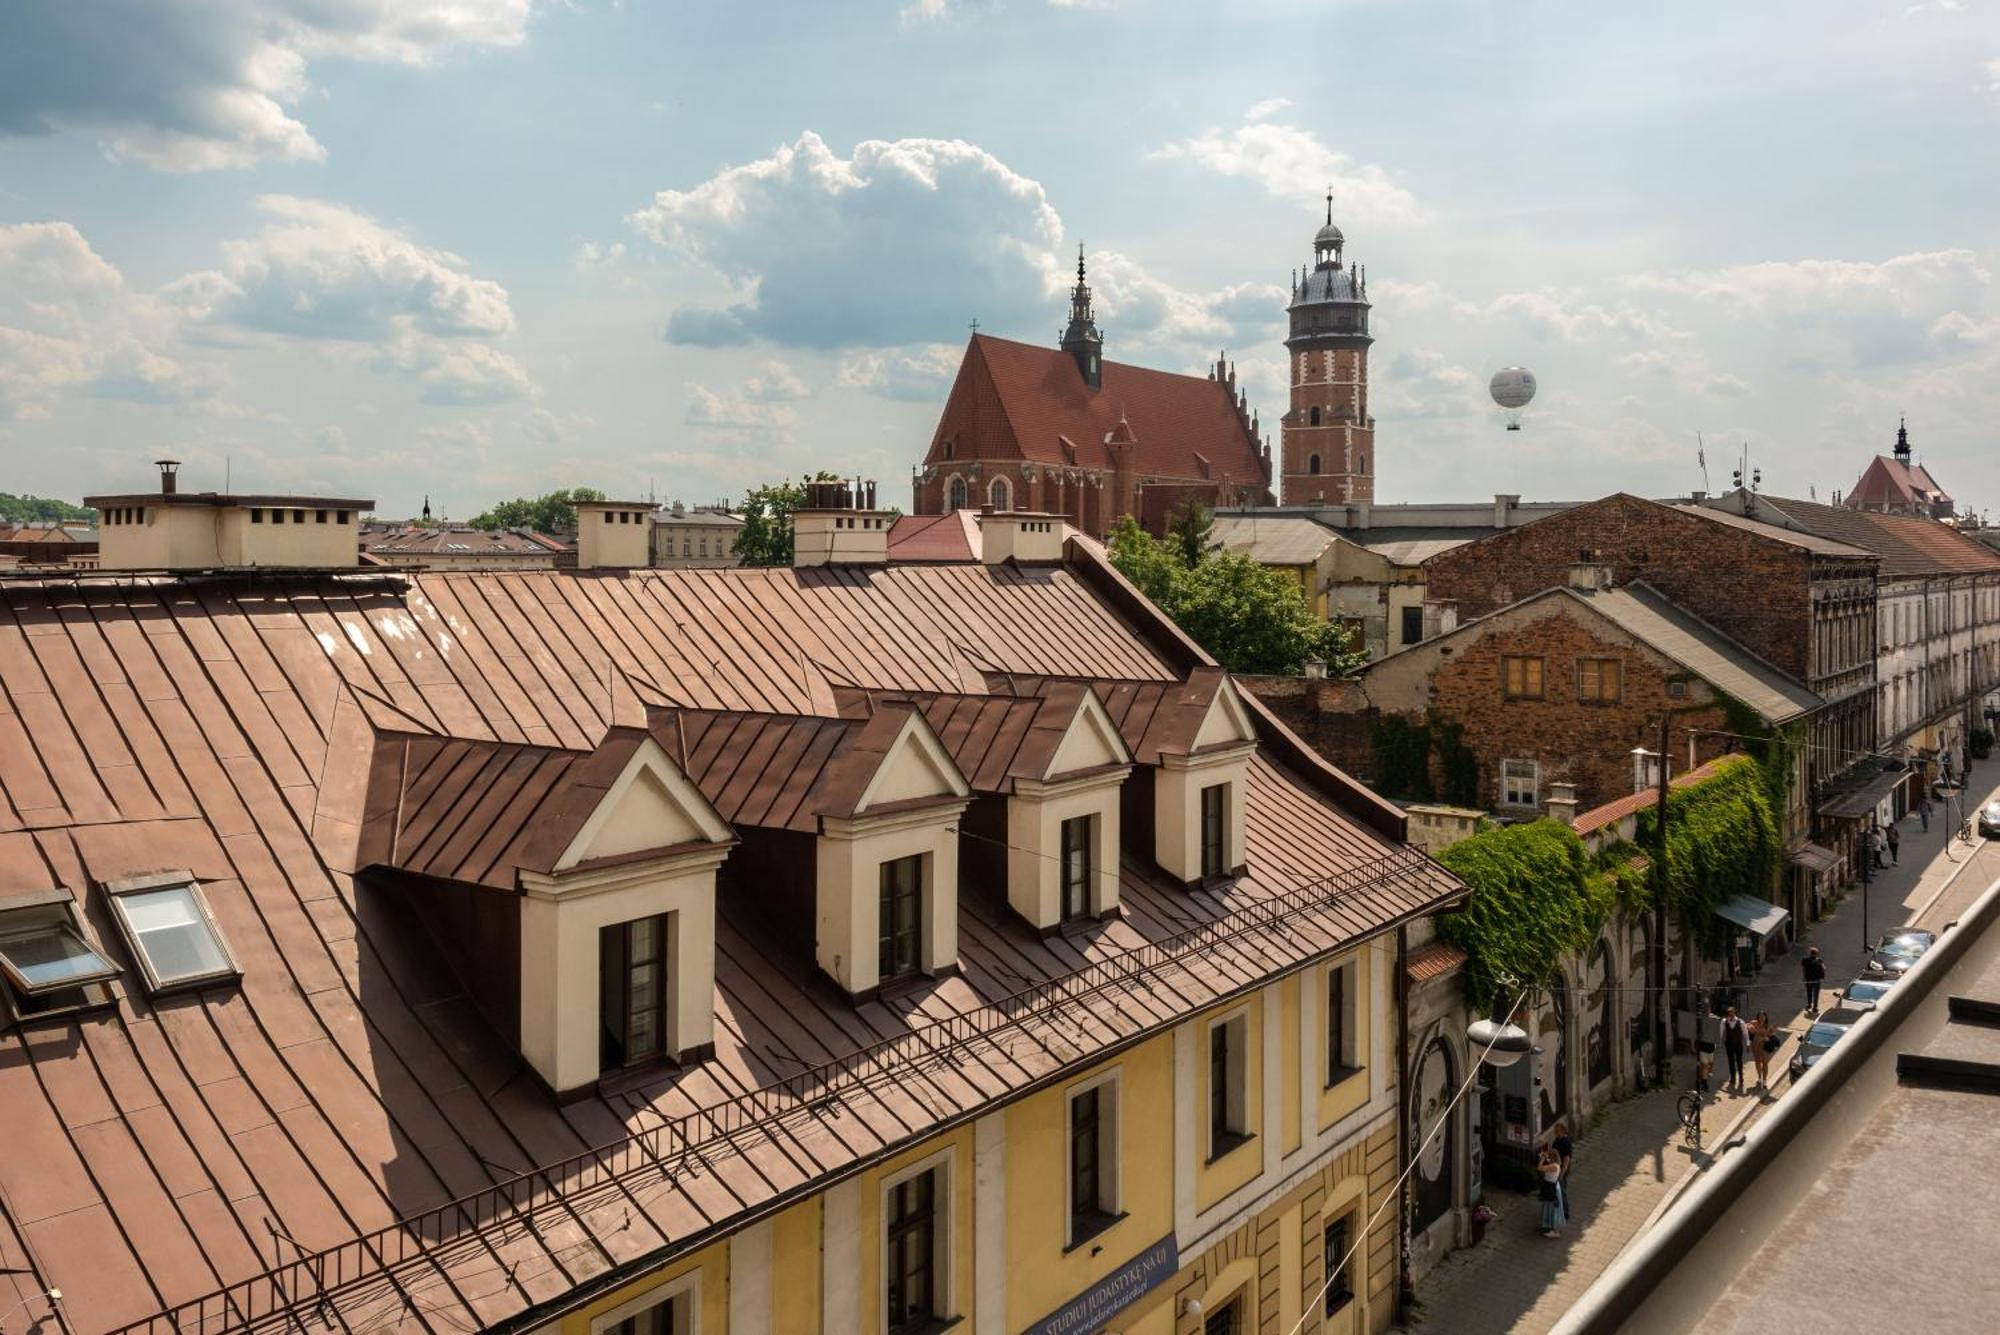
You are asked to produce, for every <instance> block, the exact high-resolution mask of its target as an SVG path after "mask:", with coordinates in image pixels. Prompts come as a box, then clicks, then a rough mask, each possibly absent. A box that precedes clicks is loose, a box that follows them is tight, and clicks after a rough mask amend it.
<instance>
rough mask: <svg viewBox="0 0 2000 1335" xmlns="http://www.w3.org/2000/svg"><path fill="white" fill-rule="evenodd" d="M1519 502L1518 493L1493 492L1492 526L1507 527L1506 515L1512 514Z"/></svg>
mask: <svg viewBox="0 0 2000 1335" xmlns="http://www.w3.org/2000/svg"><path fill="white" fill-rule="evenodd" d="M1520 504H1521V497H1520V495H1519V494H1518V493H1517V494H1515V495H1511V496H1510V495H1508V494H1507V493H1505V492H1495V493H1494V496H1493V527H1495V528H1506V527H1508V519H1507V516H1508V515H1510V514H1512V513H1513V512H1514V509H1515V508H1516V507H1517V506H1519V505H1520Z"/></svg>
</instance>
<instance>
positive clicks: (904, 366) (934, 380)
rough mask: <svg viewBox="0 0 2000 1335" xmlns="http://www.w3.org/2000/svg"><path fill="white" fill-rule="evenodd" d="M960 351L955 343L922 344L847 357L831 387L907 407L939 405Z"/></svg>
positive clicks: (852, 354)
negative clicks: (895, 400)
mask: <svg viewBox="0 0 2000 1335" xmlns="http://www.w3.org/2000/svg"><path fill="white" fill-rule="evenodd" d="M960 351H961V349H960V347H959V345H957V344H955V343H924V344H919V345H918V346H916V347H914V348H904V349H902V350H900V351H895V350H892V351H887V352H861V353H851V354H849V355H848V356H846V357H844V358H843V359H842V360H841V363H840V369H839V371H837V372H836V373H835V374H834V379H833V383H834V384H836V385H838V386H840V387H842V388H843V389H859V390H865V391H867V392H868V393H870V394H879V395H881V396H882V397H883V398H887V399H899V400H902V401H904V402H907V403H936V404H942V403H943V402H944V396H945V392H946V390H947V389H948V388H949V387H950V385H951V380H952V377H953V376H955V375H957V374H958V359H959V354H960Z"/></svg>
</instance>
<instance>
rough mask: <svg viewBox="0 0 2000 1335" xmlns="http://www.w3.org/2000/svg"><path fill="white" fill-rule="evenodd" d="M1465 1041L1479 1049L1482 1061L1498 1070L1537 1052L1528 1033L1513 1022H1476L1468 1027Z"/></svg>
mask: <svg viewBox="0 0 2000 1335" xmlns="http://www.w3.org/2000/svg"><path fill="white" fill-rule="evenodd" d="M1465 1041H1466V1042H1467V1043H1470V1044H1471V1045H1472V1046H1473V1047H1474V1048H1476V1049H1478V1050H1479V1052H1480V1054H1481V1060H1482V1061H1484V1062H1485V1063H1486V1064H1487V1065H1488V1066H1491V1067H1493V1068H1495V1069H1496V1070H1497V1069H1498V1068H1500V1067H1503V1066H1512V1065H1513V1064H1514V1063H1515V1062H1517V1061H1519V1060H1521V1058H1523V1057H1525V1056H1527V1055H1528V1054H1529V1053H1530V1052H1533V1051H1534V1050H1535V1044H1534V1041H1533V1040H1532V1039H1530V1038H1529V1037H1528V1031H1527V1030H1525V1029H1523V1028H1521V1026H1520V1025H1518V1024H1515V1023H1514V1022H1513V1021H1511V1020H1474V1021H1473V1022H1472V1023H1471V1024H1470V1025H1468V1026H1467V1027H1466V1030H1465Z"/></svg>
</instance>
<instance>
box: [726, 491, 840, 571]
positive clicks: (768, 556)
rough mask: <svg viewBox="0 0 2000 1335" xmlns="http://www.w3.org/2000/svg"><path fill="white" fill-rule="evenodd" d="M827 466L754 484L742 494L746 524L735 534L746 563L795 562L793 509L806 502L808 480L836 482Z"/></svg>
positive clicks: (787, 563)
mask: <svg viewBox="0 0 2000 1335" xmlns="http://www.w3.org/2000/svg"><path fill="white" fill-rule="evenodd" d="M839 480H840V479H838V478H837V477H835V476H834V475H833V474H832V473H828V472H825V471H824V470H822V471H820V472H818V473H815V474H813V475H812V476H811V477H809V478H801V479H799V480H798V481H797V482H774V483H771V484H769V485H767V486H762V487H753V488H751V489H750V491H749V492H748V493H746V494H745V495H744V497H743V527H742V528H741V529H740V530H738V532H737V534H736V555H737V556H739V557H741V558H742V560H743V564H744V565H746V566H788V565H790V564H791V563H792V511H794V510H796V509H798V508H799V506H800V505H802V504H804V502H805V499H806V483H808V482H837V481H839Z"/></svg>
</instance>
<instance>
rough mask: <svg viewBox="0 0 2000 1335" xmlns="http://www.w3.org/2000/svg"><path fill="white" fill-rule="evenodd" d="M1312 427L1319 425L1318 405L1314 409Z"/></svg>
mask: <svg viewBox="0 0 2000 1335" xmlns="http://www.w3.org/2000/svg"><path fill="white" fill-rule="evenodd" d="M1312 425H1314V426H1318V425H1319V405H1318V404H1316V403H1315V404H1314V405H1313V407H1312Z"/></svg>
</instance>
